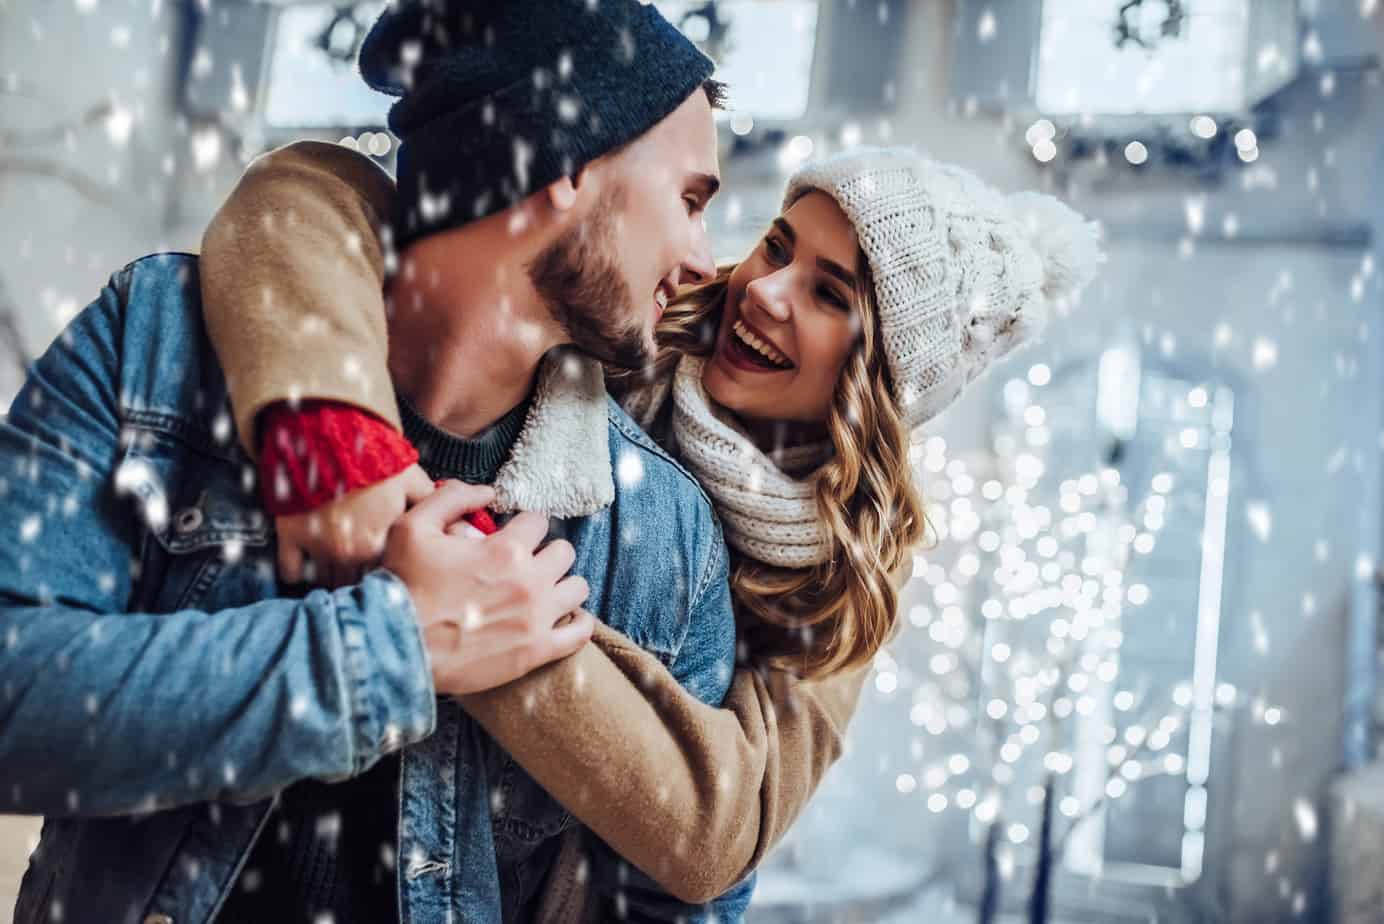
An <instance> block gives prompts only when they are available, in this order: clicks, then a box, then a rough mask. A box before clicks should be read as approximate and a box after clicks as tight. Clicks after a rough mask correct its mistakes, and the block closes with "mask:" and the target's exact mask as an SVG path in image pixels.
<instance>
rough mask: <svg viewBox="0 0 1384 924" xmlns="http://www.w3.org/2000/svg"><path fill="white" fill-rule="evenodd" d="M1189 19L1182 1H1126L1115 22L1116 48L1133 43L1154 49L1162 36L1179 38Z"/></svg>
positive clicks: (1164, 37) (1163, 37) (1121, 5)
mask: <svg viewBox="0 0 1384 924" xmlns="http://www.w3.org/2000/svg"><path fill="white" fill-rule="evenodd" d="M1186 22H1187V11H1186V9H1185V8H1184V4H1183V2H1182V0H1124V2H1122V3H1121V4H1120V11H1119V18H1118V20H1117V21H1116V23H1115V47H1116V48H1123V47H1124V46H1125V43H1126V42H1133V43H1134V44H1136V45H1138V46H1139V47H1140V48H1146V49H1152V48H1153V47H1154V46H1155V45H1157V44H1158V43H1159V42H1160V41H1162V40H1163V39H1168V38H1178V37H1180V36H1181V35H1182V27H1183V26H1184V25H1185V24H1186ZM1155 30H1156V31H1155Z"/></svg>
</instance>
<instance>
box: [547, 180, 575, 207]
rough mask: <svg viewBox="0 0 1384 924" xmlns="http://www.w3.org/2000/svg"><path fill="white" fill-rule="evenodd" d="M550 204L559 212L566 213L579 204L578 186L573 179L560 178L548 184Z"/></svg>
mask: <svg viewBox="0 0 1384 924" xmlns="http://www.w3.org/2000/svg"><path fill="white" fill-rule="evenodd" d="M548 204H549V205H551V206H552V207H553V208H554V209H556V210H557V211H559V212H566V211H568V210H569V209H571V208H572V206H574V205H576V204H577V185H576V183H575V182H573V180H572V177H570V176H564V177H558V178H557V179H556V180H554V181H553V182H551V183H549V184H548Z"/></svg>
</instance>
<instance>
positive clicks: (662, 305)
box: [654, 287, 668, 313]
mask: <svg viewBox="0 0 1384 924" xmlns="http://www.w3.org/2000/svg"><path fill="white" fill-rule="evenodd" d="M654 304H655V305H657V306H658V310H659V312H660V313H662V312H664V311H666V310H667V309H668V293H667V292H665V291H664V290H663V289H662V288H661V287H660V288H659V290H658V291H657V292H655V293H654Z"/></svg>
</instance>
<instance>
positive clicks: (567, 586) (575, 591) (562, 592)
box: [552, 574, 591, 613]
mask: <svg viewBox="0 0 1384 924" xmlns="http://www.w3.org/2000/svg"><path fill="white" fill-rule="evenodd" d="M589 596H591V586H590V585H589V584H587V583H586V578H584V577H582V576H581V575H579V574H574V575H572V576H571V577H568V578H563V579H562V580H561V581H558V583H557V586H556V587H554V588H553V596H552V600H553V605H554V607H555V608H556V609H557V611H558V612H560V613H566V612H569V611H570V610H575V609H576V608H577V607H579V606H581V605H582V604H583V603H585V602H586V598H587V597H589Z"/></svg>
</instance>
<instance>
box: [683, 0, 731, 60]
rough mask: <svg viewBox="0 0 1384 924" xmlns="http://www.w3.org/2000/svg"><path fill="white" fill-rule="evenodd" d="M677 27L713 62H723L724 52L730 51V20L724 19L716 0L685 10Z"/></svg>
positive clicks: (707, 0)
mask: <svg viewBox="0 0 1384 924" xmlns="http://www.w3.org/2000/svg"><path fill="white" fill-rule="evenodd" d="M677 27H678V28H679V29H681V30H682V32H683V33H684V34H685V35H686V36H687V37H688V38H690V39H691V40H692V41H694V42H696V43H697V45H699V46H700V47H701V49H702V51H704V52H706V54H707V57H709V58H711V59H712V60H713V61H721V60H724V58H725V55H726V52H728V51H729V50H730V48H729V39H730V33H731V20H730V19H728V18H727V17H726V15H725V13H724V11H723V10H722V8H721V5H720V3H719V2H718V0H706V2H705V3H703V4H701V5H700V6H694V7H692V8H691V9H689V10H687V11H686V12H684V13H683V14H682V15H681V16H680V17H678V19H677Z"/></svg>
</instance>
